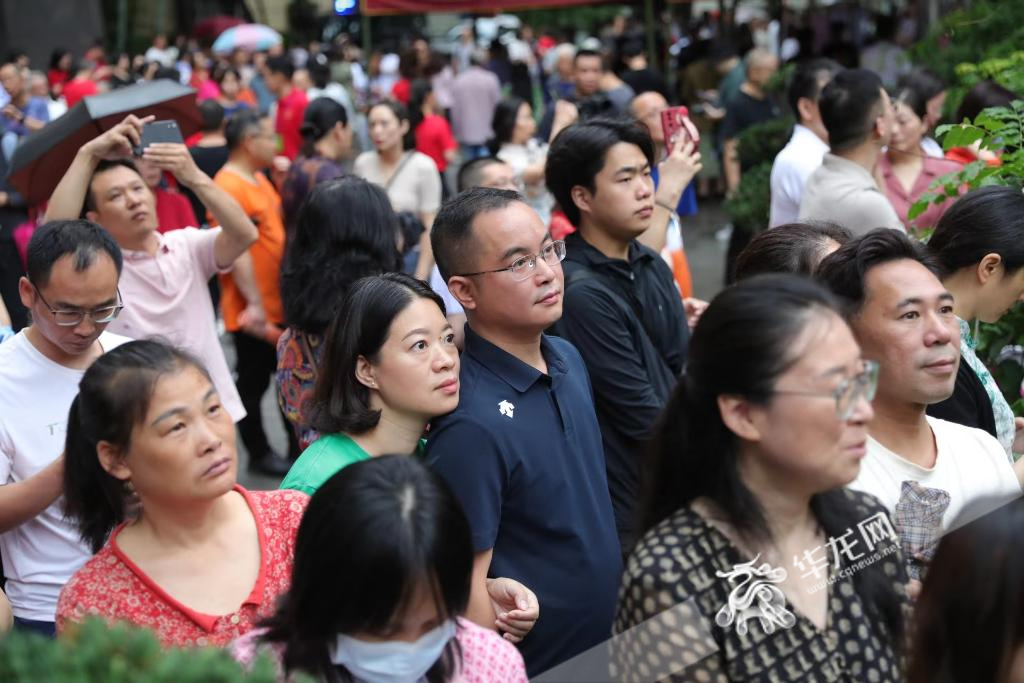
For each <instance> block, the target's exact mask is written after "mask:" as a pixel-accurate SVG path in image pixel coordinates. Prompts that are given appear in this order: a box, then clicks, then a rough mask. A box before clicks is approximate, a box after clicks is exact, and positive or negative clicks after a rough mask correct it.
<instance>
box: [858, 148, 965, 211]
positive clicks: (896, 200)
mask: <svg viewBox="0 0 1024 683" xmlns="http://www.w3.org/2000/svg"><path fill="white" fill-rule="evenodd" d="M922 154H923V152H922ZM921 162H922V166H921V173H919V174H918V176H917V180H915V181H914V186H913V187H912V188H910V192H907V191H906V190H905V189H904V188H903V185H902V184H901V183H900V181H899V180H898V179H897V178H896V175H895V174H894V173H893V170H892V162H891V161H889V155H888V154H882V155H880V156H879V157H878V168H879V170H880V171H881V172H882V177H883V178H884V180H885V187H884V188H883V189H884V190H885V196H886V197H888V198H889V203H890V204H892V208H894V209H896V214H897V215H898V216H899V217H900V220H901V221H902V222H903V225H907V226H909V225H911V224H913V225H914V226H915V227H917V228H933V227H935V224H936V223H938V222H939V219H940V218H942V214H944V213H945V212H946V209H948V208H949V206H950V204H952V203H953V201H954V199H947V200H946V201H944V202H942V203H941V204H930V205H929V206H928V208H927V209H926V210H925V211H924V213H922V214H920V215H919V216H917V218H915V219H914V220H912V221H908V220H907V213H908V212H909V211H910V207H911V206H913V205H914V202H916V201H917V200H918V199H920V198H921V195H923V194H924V193H925V192H927V191H928V186H929V185H931V184H932V182H933V181H934V180H935V179H936V178H941V177H942V176H944V175H946V174H947V173H953V172H955V171H961V170H963V164H958V163H957V162H955V161H950V160H948V159H942V158H940V157H929V156H926V157H924V158H923V159H922V160H921Z"/></svg>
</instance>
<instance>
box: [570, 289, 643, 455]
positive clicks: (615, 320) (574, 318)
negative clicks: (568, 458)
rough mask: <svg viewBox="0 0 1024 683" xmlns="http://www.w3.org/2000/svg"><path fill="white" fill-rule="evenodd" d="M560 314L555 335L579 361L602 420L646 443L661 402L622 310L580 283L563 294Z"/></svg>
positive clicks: (608, 296)
mask: <svg viewBox="0 0 1024 683" xmlns="http://www.w3.org/2000/svg"><path fill="white" fill-rule="evenodd" d="M562 310H563V313H562V319H561V320H560V321H559V323H558V331H559V333H560V334H561V335H562V336H563V337H564V338H565V339H567V340H568V341H570V342H572V344H573V345H574V346H575V347H576V349H577V350H578V351H579V352H580V355H581V356H582V357H583V362H584V363H585V364H586V366H587V372H588V374H589V375H590V381H591V382H592V383H593V388H594V396H595V397H596V403H597V404H598V405H599V406H600V407H601V408H602V411H601V415H602V418H603V419H604V421H605V422H606V423H610V424H609V426H611V427H612V428H613V429H614V430H615V431H616V432H618V433H620V434H622V435H624V436H626V437H627V438H630V439H633V440H642V439H646V438H647V437H648V433H649V431H650V428H651V425H653V424H654V423H655V421H656V420H657V418H658V415H659V414H660V413H661V409H662V407H663V401H661V400H659V398H658V396H656V395H655V393H654V390H653V388H652V385H653V384H654V383H653V382H652V379H651V377H650V376H649V373H648V370H647V369H646V368H645V367H644V365H643V364H642V363H641V362H640V355H639V350H638V349H637V348H636V344H635V342H634V340H633V335H632V334H630V332H629V329H628V328H627V323H626V321H625V320H624V318H623V312H622V310H621V306H620V305H619V304H617V303H616V302H615V301H614V300H613V299H612V298H611V296H610V295H608V294H607V293H605V292H603V291H601V290H599V289H598V288H597V287H592V286H590V285H588V284H585V283H580V284H578V285H576V286H575V287H572V288H571V289H570V288H566V295H565V306H564V307H563V309H562Z"/></svg>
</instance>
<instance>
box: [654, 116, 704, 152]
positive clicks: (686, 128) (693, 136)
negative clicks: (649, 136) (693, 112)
mask: <svg viewBox="0 0 1024 683" xmlns="http://www.w3.org/2000/svg"><path fill="white" fill-rule="evenodd" d="M661 130H662V133H663V134H664V137H665V156H668V155H669V154H671V153H672V150H673V149H675V147H676V144H677V142H678V140H679V136H683V138H684V140H690V141H691V142H693V145H694V147H699V146H700V132H699V131H698V130H697V126H695V125H693V121H691V120H690V112H689V110H687V108H686V107H669V108H668V109H664V110H662V112H661Z"/></svg>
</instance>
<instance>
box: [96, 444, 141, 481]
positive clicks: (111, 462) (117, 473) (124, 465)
mask: <svg viewBox="0 0 1024 683" xmlns="http://www.w3.org/2000/svg"><path fill="white" fill-rule="evenodd" d="M96 456H97V457H98V458H99V460H100V467H102V468H103V469H104V470H106V472H107V474H109V475H110V476H112V477H113V478H114V479H120V480H121V481H129V480H130V479H131V478H132V469H131V467H129V466H128V462H127V459H126V458H125V457H124V454H123V453H122V452H121V449H120V448H118V447H117V446H115V445H113V444H112V443H110V442H109V441H100V442H99V443H98V444H96Z"/></svg>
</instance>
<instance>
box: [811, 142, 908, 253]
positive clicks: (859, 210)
mask: <svg viewBox="0 0 1024 683" xmlns="http://www.w3.org/2000/svg"><path fill="white" fill-rule="evenodd" d="M800 220H802V221H803V220H823V221H832V222H834V223H838V224H839V225H841V226H843V227H844V228H847V229H848V230H849V231H850V232H852V233H853V234H854V235H863V234H864V233H866V232H869V231H871V230H874V229H875V228H893V229H895V230H899V231H900V232H906V229H905V228H904V227H903V223H902V222H900V218H899V216H897V215H896V209H894V208H892V204H890V203H889V200H888V199H887V198H886V196H885V195H884V194H883V193H882V191H881V190H880V189H879V188H878V184H877V183H876V182H875V179H874V177H873V176H872V175H871V174H870V173H868V171H867V169H865V168H864V167H863V166H861V165H860V164H857V163H855V162H853V161H849V160H848V159H843V158H842V157H838V156H836V155H835V154H831V153H829V154H826V155H825V159H824V160H823V161H822V162H821V166H820V167H819V168H818V169H817V170H816V171H814V173H812V174H811V176H810V177H809V178H808V179H807V185H806V186H805V187H804V193H803V196H802V197H801V199H800Z"/></svg>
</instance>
